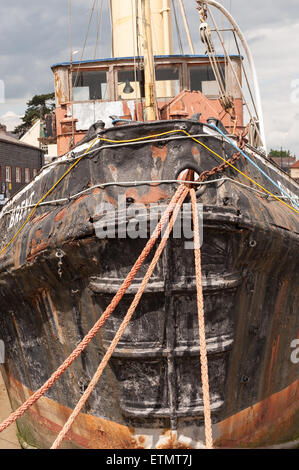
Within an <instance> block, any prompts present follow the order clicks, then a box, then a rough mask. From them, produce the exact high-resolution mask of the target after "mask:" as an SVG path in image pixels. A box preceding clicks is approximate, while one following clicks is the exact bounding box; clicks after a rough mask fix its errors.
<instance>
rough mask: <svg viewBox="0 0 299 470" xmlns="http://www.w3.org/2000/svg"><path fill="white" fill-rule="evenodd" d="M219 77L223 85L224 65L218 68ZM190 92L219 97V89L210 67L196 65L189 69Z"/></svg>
mask: <svg viewBox="0 0 299 470" xmlns="http://www.w3.org/2000/svg"><path fill="white" fill-rule="evenodd" d="M219 68H220V75H221V78H222V80H223V83H225V67H224V64H221V65H220V66H219ZM189 72H190V89H191V91H201V92H202V93H203V94H204V95H205V96H219V88H218V84H217V81H216V77H215V75H214V72H213V69H212V67H211V66H210V65H196V66H190V67H189Z"/></svg>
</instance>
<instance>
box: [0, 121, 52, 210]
mask: <svg viewBox="0 0 299 470" xmlns="http://www.w3.org/2000/svg"><path fill="white" fill-rule="evenodd" d="M43 164H44V155H43V152H42V150H40V149H39V148H37V147H33V146H31V145H28V144H25V143H23V142H20V141H19V140H18V139H16V138H15V137H13V136H12V135H11V134H8V133H7V132H6V127H5V126H2V125H0V210H1V206H2V205H3V204H4V203H5V201H6V200H7V199H8V198H10V197H11V196H13V195H14V194H15V193H16V192H18V191H19V190H20V189H21V188H23V187H24V186H25V185H26V184H27V183H29V182H30V181H31V180H32V179H33V178H34V176H35V175H36V174H37V172H38V171H39V170H40V169H41V167H42V166H43Z"/></svg>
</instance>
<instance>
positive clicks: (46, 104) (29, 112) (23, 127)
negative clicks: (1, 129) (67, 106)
mask: <svg viewBox="0 0 299 470" xmlns="http://www.w3.org/2000/svg"><path fill="white" fill-rule="evenodd" d="M54 100H55V93H48V94H45V95H35V96H33V98H32V99H31V100H29V101H28V102H27V103H26V105H27V109H26V111H25V114H24V116H23V118H22V121H23V123H22V124H20V125H19V126H17V127H16V128H15V130H14V133H15V134H17V135H19V136H20V137H22V136H23V135H24V134H26V132H27V131H28V130H29V129H30V128H31V127H32V126H33V124H34V122H35V121H36V120H37V119H44V117H45V115H46V114H49V113H51V112H52V111H53V110H54V108H55V101H54Z"/></svg>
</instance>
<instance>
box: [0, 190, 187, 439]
mask: <svg viewBox="0 0 299 470" xmlns="http://www.w3.org/2000/svg"><path fill="white" fill-rule="evenodd" d="M184 191H185V188H184V187H183V186H180V187H179V188H178V189H177V191H176V193H175V194H174V196H173V198H172V199H171V201H170V203H169V205H168V206H167V208H166V210H165V212H164V214H163V216H162V218H161V219H160V221H159V223H158V224H157V227H156V229H155V230H154V232H153V234H152V235H151V238H150V239H149V240H148V242H147V244H146V246H145V248H144V249H143V251H142V253H141V255H140V256H139V257H138V259H137V261H136V262H135V264H134V266H133V267H132V269H131V271H130V272H129V274H128V275H127V277H126V279H125V280H124V282H123V284H122V286H121V287H120V289H119V290H118V292H117V293H116V294H115V296H114V297H113V299H112V301H111V302H110V304H109V305H108V307H107V308H106V310H105V312H104V313H103V314H102V316H101V317H100V319H99V320H98V321H97V322H96V323H95V325H94V326H93V327H92V328H91V330H90V331H89V333H88V334H87V335H86V336H85V337H84V339H83V340H82V341H81V342H80V343H79V345H78V346H77V347H76V348H75V349H74V351H73V352H72V353H71V354H70V355H69V356H68V358H67V359H66V360H65V361H64V362H63V364H62V365H61V366H60V367H58V369H57V370H56V371H55V372H54V373H53V374H52V375H51V377H50V378H49V379H48V380H47V381H46V382H45V383H44V385H42V387H40V388H39V389H38V390H37V391H36V392H35V393H33V395H31V397H29V398H28V400H27V401H26V402H25V403H23V405H21V406H20V407H19V408H18V409H17V410H16V411H14V412H13V413H11V415H10V416H9V417H8V418H7V419H6V420H5V421H3V423H2V424H1V425H0V432H2V431H4V430H5V429H6V428H8V426H10V425H11V424H13V423H14V422H15V421H16V420H17V419H18V418H20V417H21V416H22V415H23V414H24V413H25V412H26V411H27V410H28V409H29V408H30V407H31V406H32V405H33V404H34V403H35V402H36V401H37V400H39V398H40V397H42V396H43V395H44V394H45V393H46V392H47V391H48V390H49V388H50V387H52V385H53V384H54V383H55V382H56V380H57V379H58V378H59V377H60V376H61V375H62V374H63V373H64V372H65V371H66V369H67V368H68V367H69V366H70V365H71V364H72V363H73V362H74V360H75V359H76V358H77V357H78V356H79V355H80V354H81V353H82V351H84V349H85V348H86V346H87V345H88V344H89V343H90V341H91V340H92V339H93V338H94V337H95V335H96V334H97V332H98V331H99V330H100V329H101V328H102V326H103V325H104V323H105V322H106V320H107V319H108V318H109V316H110V315H111V314H112V312H113V311H114V309H115V308H116V307H117V305H118V304H119V302H120V301H121V299H122V297H123V296H124V294H125V292H126V291H127V289H128V288H129V287H130V285H131V284H132V282H133V280H134V279H135V277H136V274H137V273H138V271H139V269H140V268H141V266H142V264H143V262H144V261H145V259H146V257H147V256H148V254H149V252H150V251H151V249H152V247H153V246H154V244H155V243H156V241H157V239H158V237H159V236H160V234H161V231H162V229H163V228H164V227H165V225H166V224H167V223H168V221H169V217H170V215H171V214H172V213H173V211H174V209H175V207H176V204H177V202H178V201H179V200H180V198H181V196H182V194H183V193H184Z"/></svg>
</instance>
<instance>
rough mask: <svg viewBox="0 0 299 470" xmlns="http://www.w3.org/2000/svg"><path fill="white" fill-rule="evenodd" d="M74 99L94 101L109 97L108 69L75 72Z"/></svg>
mask: <svg viewBox="0 0 299 470" xmlns="http://www.w3.org/2000/svg"><path fill="white" fill-rule="evenodd" d="M72 81H73V100H74V101H93V100H105V99H108V87H107V73H106V71H101V70H94V71H81V72H79V73H77V72H76V71H74V72H73V79H72Z"/></svg>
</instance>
